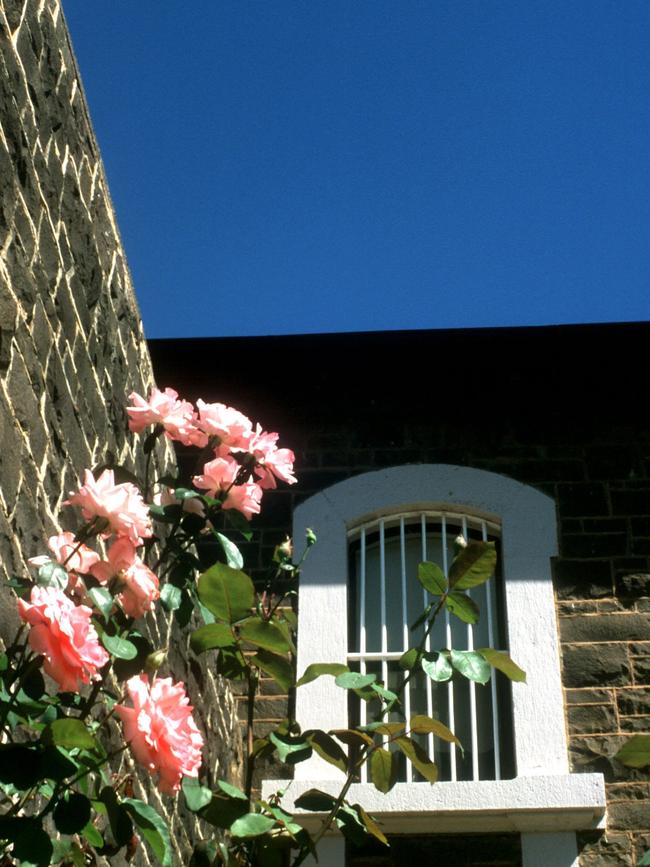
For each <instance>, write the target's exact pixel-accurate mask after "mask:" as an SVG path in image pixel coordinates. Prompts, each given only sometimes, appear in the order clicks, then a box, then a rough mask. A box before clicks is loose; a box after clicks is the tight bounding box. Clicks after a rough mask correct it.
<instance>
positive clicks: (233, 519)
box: [224, 509, 253, 542]
mask: <svg viewBox="0 0 650 867" xmlns="http://www.w3.org/2000/svg"><path fill="white" fill-rule="evenodd" d="M224 515H225V517H226V520H227V521H228V522H229V523H230V525H231V527H234V528H235V530H239V532H240V533H241V534H242V536H243V537H244V539H246V541H247V542H250V540H251V539H252V538H253V533H252V531H251V527H250V524H249V522H248V520H247V518H246V515H243V514H242V513H241V512H238V511H237V509H224Z"/></svg>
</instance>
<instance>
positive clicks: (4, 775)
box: [0, 744, 44, 790]
mask: <svg viewBox="0 0 650 867" xmlns="http://www.w3.org/2000/svg"><path fill="white" fill-rule="evenodd" d="M43 777H44V771H43V764H42V754H41V751H40V749H39V748H38V747H36V746H34V747H28V746H25V745H23V744H1V745H0V783H5V784H10V785H12V786H15V787H16V788H17V789H20V790H24V789H29V788H31V787H32V786H33V785H35V784H36V783H38V781H39V780H42V779H43Z"/></svg>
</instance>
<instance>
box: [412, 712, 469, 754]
mask: <svg viewBox="0 0 650 867" xmlns="http://www.w3.org/2000/svg"><path fill="white" fill-rule="evenodd" d="M409 728H410V729H411V731H412V732H414V733H415V734H417V735H428V734H434V735H435V736H436V737H438V738H441V739H442V740H443V741H447V743H450V744H458V746H460V741H459V740H458V738H457V737H456V735H455V734H454V733H453V732H452V731H451V729H448V728H447V726H446V725H445V724H444V723H441V722H440V720H439V719H432V718H431V717H430V716H425V715H424V714H417V715H416V716H412V717H411V722H410V723H409Z"/></svg>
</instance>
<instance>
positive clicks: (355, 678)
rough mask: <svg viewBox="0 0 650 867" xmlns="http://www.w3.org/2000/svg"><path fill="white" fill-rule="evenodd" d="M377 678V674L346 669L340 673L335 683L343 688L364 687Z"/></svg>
mask: <svg viewBox="0 0 650 867" xmlns="http://www.w3.org/2000/svg"><path fill="white" fill-rule="evenodd" d="M376 680H377V675H376V674H361V673H360V672H358V671H346V672H344V673H343V674H339V675H338V676H337V677H336V678H335V679H334V683H335V684H336V685H337V686H340V687H341V688H342V689H363V688H364V686H370V684H371V683H374V682H375V681H376Z"/></svg>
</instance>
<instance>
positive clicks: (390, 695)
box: [370, 683, 397, 701]
mask: <svg viewBox="0 0 650 867" xmlns="http://www.w3.org/2000/svg"><path fill="white" fill-rule="evenodd" d="M370 688H371V689H372V691H373V692H375V693H377V695H378V696H381V698H383V699H384V701H396V700H397V693H395V692H392V691H391V690H390V689H386V688H385V687H383V686H381V684H379V683H371V684H370Z"/></svg>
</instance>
